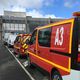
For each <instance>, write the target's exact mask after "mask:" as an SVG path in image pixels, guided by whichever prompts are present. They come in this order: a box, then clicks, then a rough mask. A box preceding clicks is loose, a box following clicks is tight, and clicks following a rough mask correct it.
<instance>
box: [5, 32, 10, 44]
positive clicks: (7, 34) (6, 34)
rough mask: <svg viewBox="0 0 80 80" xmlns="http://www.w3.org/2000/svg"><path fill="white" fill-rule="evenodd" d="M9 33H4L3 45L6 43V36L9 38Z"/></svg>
mask: <svg viewBox="0 0 80 80" xmlns="http://www.w3.org/2000/svg"><path fill="white" fill-rule="evenodd" d="M10 34H11V33H5V34H4V36H3V43H4V44H5V45H7V43H8V38H9V35H10Z"/></svg>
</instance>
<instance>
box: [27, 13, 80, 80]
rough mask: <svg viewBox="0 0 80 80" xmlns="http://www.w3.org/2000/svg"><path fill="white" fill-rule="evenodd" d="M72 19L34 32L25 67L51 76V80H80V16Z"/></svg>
mask: <svg viewBox="0 0 80 80" xmlns="http://www.w3.org/2000/svg"><path fill="white" fill-rule="evenodd" d="M73 15H74V17H73V18H70V19H67V20H63V21H60V22H56V23H52V24H49V25H46V26H42V27H39V28H36V29H35V30H34V32H33V33H32V36H31V39H30V42H29V47H28V51H27V52H28V56H29V57H28V65H29V66H31V65H32V64H36V65H37V66H39V67H41V68H43V69H44V70H46V71H47V72H49V73H50V76H51V77H50V80H80V12H75V13H74V14H73Z"/></svg>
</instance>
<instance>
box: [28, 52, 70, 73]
mask: <svg viewBox="0 0 80 80" xmlns="http://www.w3.org/2000/svg"><path fill="white" fill-rule="evenodd" d="M27 53H29V54H31V55H32V56H34V57H36V58H38V59H40V60H42V61H45V62H47V63H48V64H51V65H53V66H55V67H57V68H60V69H62V70H64V71H67V72H70V67H68V68H65V67H63V66H60V65H58V64H55V63H53V62H51V61H49V60H47V59H44V58H42V57H40V56H37V55H35V54H34V53H31V52H29V51H27ZM70 62H71V58H69V64H70ZM69 66H70V65H69Z"/></svg>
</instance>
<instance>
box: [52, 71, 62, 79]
mask: <svg viewBox="0 0 80 80" xmlns="http://www.w3.org/2000/svg"><path fill="white" fill-rule="evenodd" d="M52 80H62V77H61V75H60V73H59V72H58V71H54V72H53V73H52Z"/></svg>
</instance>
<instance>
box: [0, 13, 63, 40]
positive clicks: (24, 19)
mask: <svg viewBox="0 0 80 80" xmlns="http://www.w3.org/2000/svg"><path fill="white" fill-rule="evenodd" d="M61 20H63V19H52V18H32V17H31V16H26V13H25V12H11V11H4V15H3V16H0V40H1V39H2V36H3V35H4V33H7V32H8V33H10V32H13V33H32V32H33V30H34V28H36V27H38V26H43V25H46V24H49V23H54V22H57V21H61Z"/></svg>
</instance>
